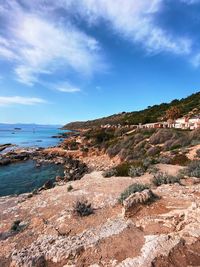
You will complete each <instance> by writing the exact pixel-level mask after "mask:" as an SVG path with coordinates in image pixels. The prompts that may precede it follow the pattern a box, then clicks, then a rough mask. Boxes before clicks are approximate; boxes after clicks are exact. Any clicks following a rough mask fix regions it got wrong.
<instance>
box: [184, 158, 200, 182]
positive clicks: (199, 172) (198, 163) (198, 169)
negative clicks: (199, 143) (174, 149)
mask: <svg viewBox="0 0 200 267" xmlns="http://www.w3.org/2000/svg"><path fill="white" fill-rule="evenodd" d="M183 174H185V175H187V176H190V177H197V178H200V160H193V161H191V163H190V164H189V165H188V167H187V168H186V169H185V170H184V171H183Z"/></svg>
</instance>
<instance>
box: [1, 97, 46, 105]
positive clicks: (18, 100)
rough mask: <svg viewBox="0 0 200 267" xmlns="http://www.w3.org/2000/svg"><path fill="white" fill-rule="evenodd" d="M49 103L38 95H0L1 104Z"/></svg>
mask: <svg viewBox="0 0 200 267" xmlns="http://www.w3.org/2000/svg"><path fill="white" fill-rule="evenodd" d="M43 103H47V102H46V100H44V99H42V98H36V97H22V96H0V106H8V105H16V104H18V105H36V104H43Z"/></svg>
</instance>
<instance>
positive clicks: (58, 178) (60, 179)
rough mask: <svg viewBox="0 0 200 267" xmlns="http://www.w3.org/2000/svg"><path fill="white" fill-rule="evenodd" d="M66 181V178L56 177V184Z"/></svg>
mask: <svg viewBox="0 0 200 267" xmlns="http://www.w3.org/2000/svg"><path fill="white" fill-rule="evenodd" d="M63 180H64V177H62V176H56V182H61V181H63Z"/></svg>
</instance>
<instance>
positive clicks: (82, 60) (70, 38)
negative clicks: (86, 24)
mask: <svg viewBox="0 0 200 267" xmlns="http://www.w3.org/2000/svg"><path fill="white" fill-rule="evenodd" d="M15 4H16V3H15ZM14 7H15V8H14V9H13V8H12V7H10V10H7V16H8V17H9V18H10V20H9V22H7V23H8V24H9V27H8V33H7V36H8V37H1V38H0V58H6V59H9V60H11V59H12V60H14V63H15V67H14V70H15V73H16V75H17V78H18V80H19V81H20V82H23V83H25V84H27V85H33V84H34V83H36V82H39V78H40V76H41V75H42V74H49V75H50V74H51V75H54V72H56V71H57V70H59V69H61V70H62V71H63V69H65V72H66V73H68V72H71V71H74V72H76V73H79V74H81V75H85V76H91V75H92V74H93V73H95V72H96V71H97V72H98V71H102V70H103V69H104V67H105V65H106V64H105V62H104V59H103V56H102V53H101V48H100V45H99V43H98V42H97V41H96V40H95V39H94V38H92V37H90V36H88V35H87V34H85V33H83V32H81V31H80V30H78V29H77V28H75V27H74V26H72V25H71V24H70V23H67V24H65V25H63V24H62V23H61V22H60V20H59V19H58V20H57V22H55V21H53V20H50V19H44V16H43V17H41V16H39V15H38V14H30V13H27V12H24V11H23V10H22V9H20V7H19V6H17V7H16V5H15V6H14ZM4 15H5V12H4ZM13 16H15V17H14V19H13ZM11 20H13V23H12V22H11ZM6 38H7V39H6ZM8 44H9V45H8Z"/></svg>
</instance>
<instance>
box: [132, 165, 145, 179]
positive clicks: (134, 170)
mask: <svg viewBox="0 0 200 267" xmlns="http://www.w3.org/2000/svg"><path fill="white" fill-rule="evenodd" d="M144 173H145V170H144V168H142V167H135V166H131V167H130V169H129V172H128V175H129V176H131V177H137V176H142V175H143V174H144Z"/></svg>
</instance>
